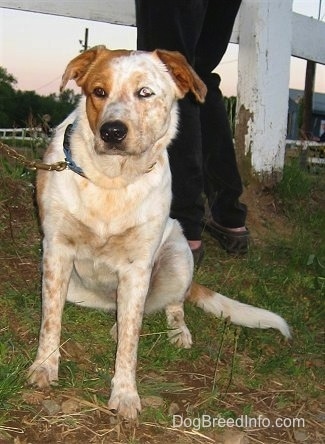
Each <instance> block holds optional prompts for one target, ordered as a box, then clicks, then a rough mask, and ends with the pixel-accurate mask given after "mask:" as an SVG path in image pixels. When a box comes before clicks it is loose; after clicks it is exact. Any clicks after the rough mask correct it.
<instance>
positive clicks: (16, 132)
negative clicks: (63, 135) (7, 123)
mask: <svg viewBox="0 0 325 444" xmlns="http://www.w3.org/2000/svg"><path fill="white" fill-rule="evenodd" d="M43 135H44V132H43V131H42V129H41V128H0V139H3V140H8V139H16V140H35V139H40V138H42V137H43Z"/></svg>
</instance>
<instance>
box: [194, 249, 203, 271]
mask: <svg viewBox="0 0 325 444" xmlns="http://www.w3.org/2000/svg"><path fill="white" fill-rule="evenodd" d="M191 251H192V254H193V260H194V268H195V270H197V269H198V268H199V267H200V265H201V262H202V260H203V257H204V247H203V243H202V244H201V245H200V246H199V247H198V248H195V249H194V250H191Z"/></svg>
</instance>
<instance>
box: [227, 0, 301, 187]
mask: <svg viewBox="0 0 325 444" xmlns="http://www.w3.org/2000/svg"><path fill="white" fill-rule="evenodd" d="M291 8H292V0H286V1H283V0H264V1H261V2H260V1H256V0H243V4H242V7H241V9H240V16H239V36H240V37H239V55H238V91H237V125H236V132H235V139H236V149H237V155H238V162H239V168H240V170H241V174H242V178H243V181H244V183H245V184H246V185H247V184H248V183H250V182H252V181H255V180H256V179H257V180H258V182H259V183H261V184H262V185H264V186H273V185H274V184H275V183H277V182H278V181H279V180H280V179H281V177H282V169H283V163H284V151H285V138H286V126H287V113H288V99H289V75H290V55H291V14H292V12H291Z"/></svg>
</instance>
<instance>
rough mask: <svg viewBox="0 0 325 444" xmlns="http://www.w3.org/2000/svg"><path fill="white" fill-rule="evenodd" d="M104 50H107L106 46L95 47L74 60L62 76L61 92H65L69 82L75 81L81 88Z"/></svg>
mask: <svg viewBox="0 0 325 444" xmlns="http://www.w3.org/2000/svg"><path fill="white" fill-rule="evenodd" d="M104 50H105V51H106V50H107V48H106V47H105V46H104V45H98V46H94V47H93V48H90V49H88V50H87V51H85V52H83V53H82V54H80V55H78V56H77V57H75V58H74V59H72V60H71V62H70V63H69V64H68V66H67V67H66V69H65V72H64V74H63V76H62V82H61V85H60V91H63V89H64V88H65V86H66V84H67V83H68V81H69V80H75V82H76V84H77V85H78V86H81V84H82V83H83V78H84V76H85V74H86V73H87V72H88V69H89V67H90V66H91V64H92V63H93V62H94V60H95V59H96V58H97V57H98V55H99V53H101V52H102V51H104Z"/></svg>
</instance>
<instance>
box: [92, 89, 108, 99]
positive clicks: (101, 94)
mask: <svg viewBox="0 0 325 444" xmlns="http://www.w3.org/2000/svg"><path fill="white" fill-rule="evenodd" d="M94 95H95V96H96V97H99V98H101V99H103V98H105V97H107V92H106V91H105V90H104V89H103V88H100V87H98V88H95V89H94Z"/></svg>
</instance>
